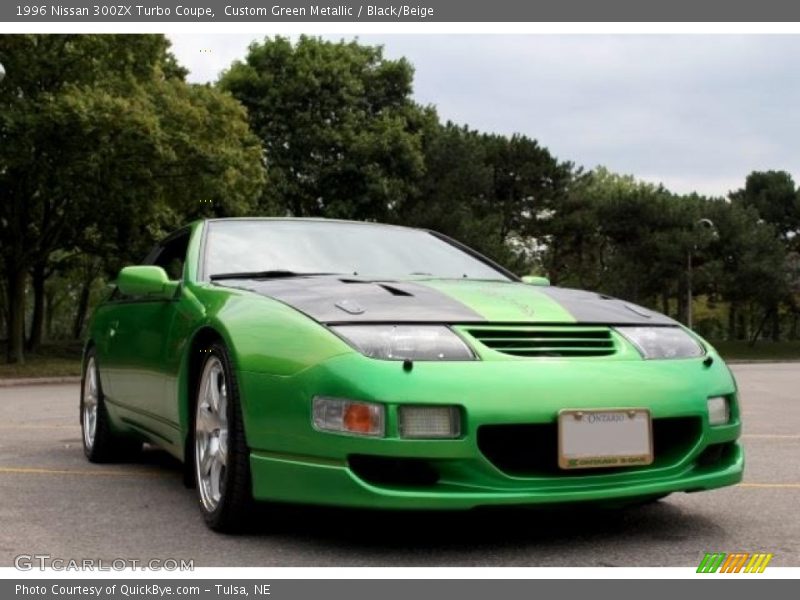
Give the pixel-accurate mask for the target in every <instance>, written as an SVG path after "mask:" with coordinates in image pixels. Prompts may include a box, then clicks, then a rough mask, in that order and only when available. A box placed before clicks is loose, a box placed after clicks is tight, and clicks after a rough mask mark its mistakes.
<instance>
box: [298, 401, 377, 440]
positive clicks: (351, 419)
mask: <svg viewBox="0 0 800 600" xmlns="http://www.w3.org/2000/svg"><path fill="white" fill-rule="evenodd" d="M313 413H314V414H313V423H314V428H315V429H317V430H319V431H331V432H334V433H349V434H355V435H369V436H373V437H383V435H384V434H385V425H384V423H385V417H384V408H383V405H381V404H375V403H373V402H356V401H354V400H345V399H343V398H328V397H327V396H317V397H315V398H314V411H313Z"/></svg>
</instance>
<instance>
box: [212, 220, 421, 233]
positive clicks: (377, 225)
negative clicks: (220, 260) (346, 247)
mask: <svg viewBox="0 0 800 600" xmlns="http://www.w3.org/2000/svg"><path fill="white" fill-rule="evenodd" d="M200 221H201V222H203V223H215V222H225V221H290V222H300V223H303V222H305V223H335V224H339V225H371V226H373V227H391V228H396V229H412V230H416V231H428V230H427V229H422V228H419V227H407V226H405V225H394V224H391V223H379V222H377V221H354V220H349V219H326V218H323V217H211V218H207V219H201V220H200Z"/></svg>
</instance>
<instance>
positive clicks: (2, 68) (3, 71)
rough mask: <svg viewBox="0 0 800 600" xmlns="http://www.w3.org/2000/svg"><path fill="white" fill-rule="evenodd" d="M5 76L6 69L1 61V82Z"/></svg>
mask: <svg viewBox="0 0 800 600" xmlns="http://www.w3.org/2000/svg"><path fill="white" fill-rule="evenodd" d="M5 77H6V69H5V67H3V63H0V83H3V79H5Z"/></svg>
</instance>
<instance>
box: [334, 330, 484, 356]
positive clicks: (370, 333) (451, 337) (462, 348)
mask: <svg viewBox="0 0 800 600" xmlns="http://www.w3.org/2000/svg"><path fill="white" fill-rule="evenodd" d="M332 329H333V330H334V331H335V332H336V333H338V334H339V335H340V336H342V337H343V338H344V339H346V340H348V341H349V342H350V343H351V344H353V345H354V346H355V347H356V348H358V350H359V351H360V352H361V353H362V354H365V355H366V356H369V357H371V358H381V359H384V360H475V355H474V354H473V353H472V350H470V348H469V346H467V344H466V343H465V342H464V340H462V339H461V338H460V337H458V336H457V335H456V334H455V333H453V332H452V331H450V329H448V328H447V327H444V326H442V325H339V326H337V327H332Z"/></svg>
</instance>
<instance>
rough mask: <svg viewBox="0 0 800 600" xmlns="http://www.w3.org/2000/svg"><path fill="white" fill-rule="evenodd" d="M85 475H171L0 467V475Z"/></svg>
mask: <svg viewBox="0 0 800 600" xmlns="http://www.w3.org/2000/svg"><path fill="white" fill-rule="evenodd" d="M1 474H6V475H87V476H89V477H137V476H144V477H167V476H169V475H171V474H172V473H171V472H169V471H145V470H142V469H138V470H131V471H123V470H121V469H115V470H97V471H92V470H89V469H47V468H40V467H0V475H1Z"/></svg>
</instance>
